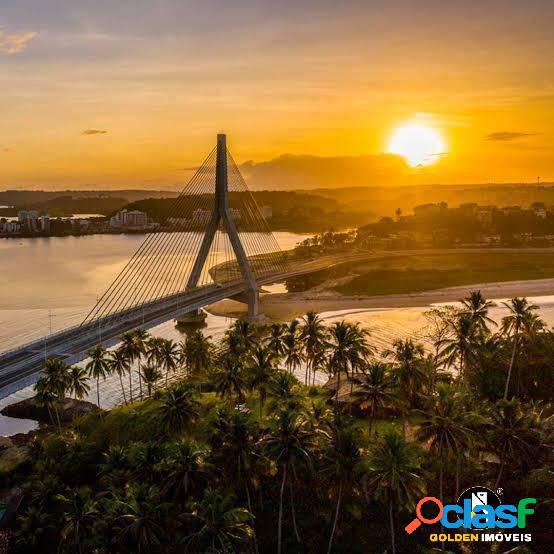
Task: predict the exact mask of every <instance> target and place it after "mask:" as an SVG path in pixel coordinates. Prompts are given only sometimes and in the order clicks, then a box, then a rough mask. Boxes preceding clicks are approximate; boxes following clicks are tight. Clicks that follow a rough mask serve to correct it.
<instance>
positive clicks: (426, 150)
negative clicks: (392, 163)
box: [387, 124, 446, 167]
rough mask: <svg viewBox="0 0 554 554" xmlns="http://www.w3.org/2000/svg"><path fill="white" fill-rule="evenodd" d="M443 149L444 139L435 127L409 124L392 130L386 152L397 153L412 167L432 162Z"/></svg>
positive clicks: (438, 156)
mask: <svg viewBox="0 0 554 554" xmlns="http://www.w3.org/2000/svg"><path fill="white" fill-rule="evenodd" d="M445 149H446V147H445V143H444V140H443V138H442V137H441V135H440V133H439V132H438V131H437V130H436V129H433V128H431V127H426V126H424V125H418V124H410V125H404V126H402V127H399V128H398V129H396V131H394V133H393V134H392V136H391V138H390V140H389V146H388V150H387V152H388V153H389V154H398V155H399V156H402V157H403V158H405V160H406V161H407V162H408V164H410V165H411V166H412V167H417V166H422V165H431V164H434V163H435V162H437V161H438V160H439V158H440V156H441V155H442V154H444V152H445Z"/></svg>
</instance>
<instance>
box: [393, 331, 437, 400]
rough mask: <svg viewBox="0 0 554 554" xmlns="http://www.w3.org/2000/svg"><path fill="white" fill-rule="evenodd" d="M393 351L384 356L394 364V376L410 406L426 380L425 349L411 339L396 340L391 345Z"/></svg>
mask: <svg viewBox="0 0 554 554" xmlns="http://www.w3.org/2000/svg"><path fill="white" fill-rule="evenodd" d="M392 346H393V349H392V350H386V351H385V352H384V355H385V356H386V357H388V358H391V359H392V360H393V362H394V375H395V376H396V378H397V380H398V384H399V385H400V387H401V390H402V391H403V392H404V391H405V393H406V397H407V399H408V401H409V403H410V406H414V405H415V403H416V394H417V391H418V390H419V389H420V388H421V387H422V385H423V384H424V383H425V381H426V379H427V378H428V373H427V371H426V367H425V358H424V356H425V349H424V348H423V345H422V344H419V343H414V341H413V340H412V339H406V340H400V339H397V340H395V341H394V342H393V343H392Z"/></svg>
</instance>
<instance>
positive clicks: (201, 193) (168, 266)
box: [0, 134, 307, 398]
mask: <svg viewBox="0 0 554 554" xmlns="http://www.w3.org/2000/svg"><path fill="white" fill-rule="evenodd" d="M169 211H170V213H169V214H165V215H166V218H165V224H164V229H168V230H167V231H163V232H162V231H159V232H152V233H150V234H149V235H147V236H146V238H145V239H144V241H143V242H142V244H141V245H140V247H139V248H138V249H137V251H136V252H135V253H134V255H133V256H132V257H131V259H130V260H129V261H128V262H127V264H126V265H125V266H124V268H123V269H122V270H121V272H120V273H119V275H118V276H117V277H116V278H115V280H114V281H113V282H112V283H111V285H110V286H109V287H108V288H107V289H106V291H105V292H104V294H103V295H102V296H101V297H100V298H99V299H98V301H97V303H96V305H95V306H94V307H93V308H92V309H91V310H90V312H89V313H88V315H87V316H86V318H85V320H84V321H83V322H82V323H81V324H80V325H78V326H75V327H71V328H68V329H65V330H63V331H60V332H57V333H55V334H52V335H49V336H47V337H44V338H42V339H39V340H37V341H34V342H31V343H28V344H25V345H22V346H20V347H18V348H15V349H13V350H10V351H8V352H4V353H2V354H0V398H3V397H5V396H7V395H8V394H10V393H11V392H14V391H15V390H18V389H19V388H22V387H23V386H26V385H28V384H31V383H33V382H34V381H35V380H36V378H37V374H38V372H39V371H40V369H41V368H42V366H43V363H44V359H45V358H46V357H55V356H59V357H62V358H63V359H64V360H65V361H66V362H67V363H68V364H74V363H76V362H78V361H81V360H82V359H84V358H85V357H86V352H87V350H88V349H89V348H91V347H93V346H95V345H98V344H101V345H103V346H104V347H107V346H111V345H113V344H115V343H117V342H118V339H119V337H120V336H121V335H122V334H123V333H125V332H126V331H129V330H132V329H135V328H137V327H144V328H150V327H154V326H156V325H159V324H160V323H163V322H164V321H167V320H169V319H173V318H174V319H178V320H180V319H182V320H185V321H186V320H195V319H197V318H200V317H201V313H200V312H199V309H200V308H202V307H203V306H206V305H208V304H211V303H213V302H216V301H218V300H222V299H224V298H233V297H234V298H237V299H240V300H241V301H244V302H246V303H247V304H248V318H249V319H250V320H251V321H257V320H258V319H259V317H260V314H259V305H258V303H259V287H260V286H261V285H264V284H268V283H272V282H276V281H279V280H282V279H284V278H286V277H289V276H291V275H295V274H299V273H303V272H306V271H307V270H306V269H304V270H302V269H301V268H293V267H291V266H290V264H289V263H288V262H287V256H286V254H285V253H283V252H281V250H280V248H279V245H278V244H277V241H276V240H275V237H274V236H273V234H272V233H271V231H270V230H269V227H268V225H267V222H266V220H265V218H264V217H263V215H262V213H261V210H260V209H259V207H258V205H257V204H256V201H255V199H254V197H253V196H252V194H251V193H250V191H249V190H248V187H247V186H246V183H245V182H244V179H243V178H242V175H241V173H240V171H239V169H238V167H237V165H236V163H235V162H234V160H233V158H232V156H231V154H230V153H229V151H228V149H227V145H226V137H225V135H222V134H220V135H218V136H217V145H216V146H215V148H214V149H213V150H212V152H211V153H210V154H209V155H208V157H207V158H206V159H205V161H204V162H203V163H202V165H201V166H200V167H199V168H198V169H197V170H196V172H195V174H194V176H193V177H192V179H191V180H190V181H189V183H188V184H187V185H186V187H185V188H184V190H183V191H182V192H181V194H180V195H179V196H178V197H177V198H176V199H175V200H174V201H173V203H172V206H171V208H170V210H169ZM91 271H94V268H91Z"/></svg>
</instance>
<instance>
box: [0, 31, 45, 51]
mask: <svg viewBox="0 0 554 554" xmlns="http://www.w3.org/2000/svg"><path fill="white" fill-rule="evenodd" d="M37 35H38V33H36V32H35V31H27V32H25V33H19V34H18V33H12V34H8V33H5V32H4V31H1V30H0V53H2V54H17V53H18V52H21V51H22V50H25V48H27V45H28V44H29V43H30V42H31V41H32V40H33V39H34V38H35V37H36V36H37Z"/></svg>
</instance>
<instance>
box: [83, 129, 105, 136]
mask: <svg viewBox="0 0 554 554" xmlns="http://www.w3.org/2000/svg"><path fill="white" fill-rule="evenodd" d="M107 132H108V131H106V130H105V129H85V130H84V131H83V132H82V133H81V134H83V135H105V134H106V133H107Z"/></svg>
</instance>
